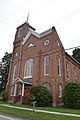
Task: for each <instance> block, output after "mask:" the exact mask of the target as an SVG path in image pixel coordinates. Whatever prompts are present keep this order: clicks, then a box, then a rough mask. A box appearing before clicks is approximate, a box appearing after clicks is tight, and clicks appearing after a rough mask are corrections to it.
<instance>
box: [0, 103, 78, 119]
mask: <svg viewBox="0 0 80 120" xmlns="http://www.w3.org/2000/svg"><path fill="white" fill-rule="evenodd" d="M2 103H3V104H5V103H4V102H0V104H2ZM16 106H21V107H28V108H32V106H29V105H16ZM36 109H43V110H50V111H57V112H66V113H75V114H80V110H79V109H68V108H62V107H36ZM0 111H3V113H4V112H9V113H12V114H15V115H20V116H21V115H22V116H27V117H29V118H34V119H35V120H80V117H72V116H64V115H54V114H48V113H40V112H33V111H26V110H19V109H15V108H8V107H3V106H0Z"/></svg>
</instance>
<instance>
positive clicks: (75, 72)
mask: <svg viewBox="0 0 80 120" xmlns="http://www.w3.org/2000/svg"><path fill="white" fill-rule="evenodd" d="M73 72H74V80H75V81H76V68H75V67H74V71H73Z"/></svg>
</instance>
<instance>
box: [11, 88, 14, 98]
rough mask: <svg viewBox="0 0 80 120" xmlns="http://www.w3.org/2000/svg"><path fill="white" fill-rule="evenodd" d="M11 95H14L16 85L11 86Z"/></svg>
mask: <svg viewBox="0 0 80 120" xmlns="http://www.w3.org/2000/svg"><path fill="white" fill-rule="evenodd" d="M11 96H14V86H12V87H11Z"/></svg>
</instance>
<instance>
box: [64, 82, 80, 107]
mask: <svg viewBox="0 0 80 120" xmlns="http://www.w3.org/2000/svg"><path fill="white" fill-rule="evenodd" d="M62 100H63V103H64V106H65V107H69V108H80V83H78V82H70V83H66V84H65V87H64V90H63V97H62Z"/></svg>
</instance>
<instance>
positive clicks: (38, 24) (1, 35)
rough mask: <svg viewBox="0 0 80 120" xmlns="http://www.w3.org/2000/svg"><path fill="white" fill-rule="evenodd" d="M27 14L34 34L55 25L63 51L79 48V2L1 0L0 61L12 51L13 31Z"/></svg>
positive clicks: (64, 0)
mask: <svg viewBox="0 0 80 120" xmlns="http://www.w3.org/2000/svg"><path fill="white" fill-rule="evenodd" d="M28 13H29V19H28V22H29V24H30V25H31V26H32V27H34V28H35V29H36V32H38V33H41V32H43V31H45V30H47V29H50V28H51V27H53V26H55V28H56V30H57V33H58V35H59V37H60V40H61V42H62V44H63V46H64V48H65V49H68V48H73V47H76V46H80V0H0V60H1V59H2V58H3V56H4V55H5V52H8V53H11V52H12V51H13V41H14V37H15V33H16V28H17V27H18V26H20V25H21V24H23V23H24V22H26V20H27V15H28ZM67 52H68V53H69V54H72V52H71V51H70V50H68V51H67Z"/></svg>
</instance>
